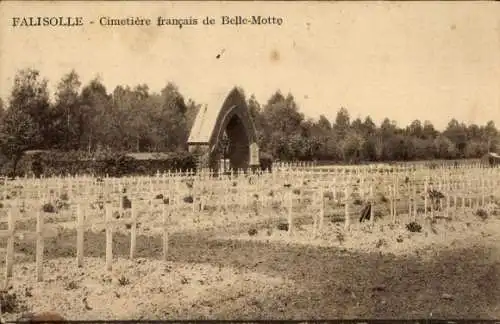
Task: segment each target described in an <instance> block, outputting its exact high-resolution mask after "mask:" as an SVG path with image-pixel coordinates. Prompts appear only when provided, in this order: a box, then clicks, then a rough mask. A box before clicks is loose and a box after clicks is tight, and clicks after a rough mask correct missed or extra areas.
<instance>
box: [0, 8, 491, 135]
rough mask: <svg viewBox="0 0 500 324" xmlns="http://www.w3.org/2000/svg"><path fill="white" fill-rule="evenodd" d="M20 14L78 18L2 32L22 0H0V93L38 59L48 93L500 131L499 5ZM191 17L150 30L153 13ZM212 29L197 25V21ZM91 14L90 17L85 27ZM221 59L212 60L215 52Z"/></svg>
mask: <svg viewBox="0 0 500 324" xmlns="http://www.w3.org/2000/svg"><path fill="white" fill-rule="evenodd" d="M29 5H30V10H29V16H71V17H74V16H81V17H83V21H84V26H81V27H71V28H69V27H12V17H23V16H27V15H28V14H27V13H28V11H27V10H26V3H19V2H14V1H2V2H0V23H1V25H0V26H1V27H0V97H1V98H3V99H4V100H5V101H6V100H8V97H9V93H10V91H11V89H12V85H13V79H14V76H15V74H16V72H17V71H18V70H19V69H23V68H36V69H38V70H39V71H40V73H41V75H42V76H43V77H45V78H47V80H48V81H49V88H50V91H51V94H53V93H54V92H55V87H56V85H57V83H58V82H59V80H60V79H61V77H62V76H63V75H64V74H66V73H68V72H69V71H71V69H75V71H76V72H77V73H78V74H79V76H80V79H81V81H82V83H83V84H85V83H87V82H89V81H90V80H91V79H93V78H94V77H96V76H100V78H101V80H102V82H103V83H104V84H105V86H106V88H107V90H108V92H112V91H113V89H114V88H115V87H116V86H117V85H129V86H132V87H133V86H135V85H137V84H140V83H146V84H148V85H149V87H150V89H151V90H152V91H159V90H160V89H161V88H162V87H164V86H165V85H166V84H167V82H169V81H171V82H174V83H175V84H176V85H177V86H178V87H179V90H180V91H181V93H182V94H184V96H186V97H187V98H192V99H194V100H195V101H196V102H198V103H202V104H209V105H217V104H222V100H223V99H224V96H225V94H227V93H229V91H230V90H231V89H232V88H233V87H234V86H240V87H242V88H243V89H244V90H245V92H246V94H247V96H248V95H250V94H255V96H256V98H257V100H258V101H259V102H260V103H262V104H263V103H265V102H266V101H267V100H268V99H269V97H270V96H271V95H272V94H273V93H274V92H275V91H276V90H278V89H279V90H280V91H281V92H282V93H285V94H286V93H288V92H291V93H292V94H293V95H294V97H295V99H296V101H297V103H298V104H299V107H300V111H301V112H303V113H304V114H305V115H306V116H307V117H312V118H318V117H319V115H321V114H323V115H325V116H326V117H327V118H329V119H330V120H333V119H334V118H335V115H336V113H337V111H338V110H339V109H340V107H345V108H347V109H348V111H349V112H350V114H351V118H356V117H361V118H364V117H365V116H367V115H370V116H371V117H372V118H373V119H374V120H375V121H376V122H377V123H380V122H381V121H382V119H383V118H384V117H389V118H390V119H392V120H395V121H396V122H397V124H398V125H399V126H405V125H407V124H409V123H410V122H411V121H412V120H414V119H420V120H430V121H431V122H432V123H433V124H434V125H435V126H436V127H437V128H438V129H442V128H444V127H445V126H446V124H447V123H448V121H449V120H450V119H451V118H456V119H458V120H459V121H463V122H466V123H478V124H485V123H486V122H487V121H488V120H493V121H495V123H496V125H497V126H499V127H500V15H499V14H498V13H499V12H500V3H497V2H480V1H479V2H431V1H425V2H375V1H368V2H361V1H359V2H354V1H353V2H349V1H346V2H312V1H309V2H306V1H304V2H288V3H287V2H272V1H269V2H216V1H209V2H196V1H189V2H168V3H167V2H161V1H154V2H140V3H139V2H134V1H127V2H97V1H88V2H84V1H79V2H57V1H51V2H34V1H30V2H29ZM223 15H227V16H231V17H234V16H238V15H239V16H245V17H246V16H251V15H256V16H257V15H262V16H265V17H267V16H275V17H280V18H282V19H283V23H282V25H281V26H278V25H266V26H264V25H260V26H255V25H244V26H234V25H221V23H220V22H221V16H223ZM159 16H161V17H163V18H189V17H192V18H197V19H198V20H199V21H198V22H199V24H198V25H196V26H189V25H185V26H184V27H183V28H178V27H177V26H157V25H156V20H157V17H159ZM206 16H209V17H213V18H215V19H216V24H215V25H213V26H205V25H202V24H201V21H202V20H203V18H204V17H206ZM100 17H111V18H127V17H143V18H150V19H151V20H152V24H153V25H151V26H143V27H140V26H113V27H110V26H101V25H100V24H99V19H100ZM90 21H94V24H90V23H89V22H90ZM218 54H220V57H219V58H218V59H217V55H218Z"/></svg>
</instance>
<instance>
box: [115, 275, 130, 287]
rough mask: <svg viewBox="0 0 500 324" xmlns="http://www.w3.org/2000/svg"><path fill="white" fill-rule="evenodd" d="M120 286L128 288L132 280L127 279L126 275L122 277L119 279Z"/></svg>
mask: <svg viewBox="0 0 500 324" xmlns="http://www.w3.org/2000/svg"><path fill="white" fill-rule="evenodd" d="M118 284H119V285H120V286H126V285H128V284H130V280H128V278H127V277H125V276H124V275H122V276H121V277H120V278H118Z"/></svg>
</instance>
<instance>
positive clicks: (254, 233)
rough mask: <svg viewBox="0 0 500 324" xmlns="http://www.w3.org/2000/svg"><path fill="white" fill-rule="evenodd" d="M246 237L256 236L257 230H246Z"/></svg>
mask: <svg viewBox="0 0 500 324" xmlns="http://www.w3.org/2000/svg"><path fill="white" fill-rule="evenodd" d="M248 235H250V236H254V235H257V229H256V228H251V229H249V230H248Z"/></svg>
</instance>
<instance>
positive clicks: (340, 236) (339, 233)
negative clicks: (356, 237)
mask: <svg viewBox="0 0 500 324" xmlns="http://www.w3.org/2000/svg"><path fill="white" fill-rule="evenodd" d="M336 236H337V241H339V243H340V244H342V243H344V241H345V237H344V233H342V232H337V235H336Z"/></svg>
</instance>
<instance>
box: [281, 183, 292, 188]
mask: <svg viewBox="0 0 500 324" xmlns="http://www.w3.org/2000/svg"><path fill="white" fill-rule="evenodd" d="M291 186H292V185H291V184H289V183H285V184H284V185H283V187H285V188H290V187H291Z"/></svg>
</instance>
